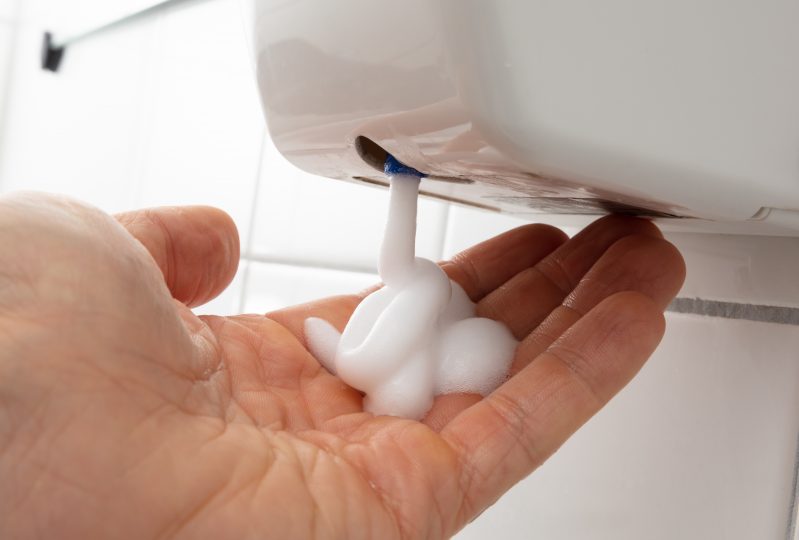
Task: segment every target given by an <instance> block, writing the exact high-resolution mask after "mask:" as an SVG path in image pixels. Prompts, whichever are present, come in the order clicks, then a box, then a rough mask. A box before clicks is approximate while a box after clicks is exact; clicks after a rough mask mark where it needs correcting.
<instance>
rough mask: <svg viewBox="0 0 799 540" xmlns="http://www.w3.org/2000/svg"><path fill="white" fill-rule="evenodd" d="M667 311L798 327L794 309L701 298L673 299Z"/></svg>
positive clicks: (797, 309) (797, 318)
mask: <svg viewBox="0 0 799 540" xmlns="http://www.w3.org/2000/svg"><path fill="white" fill-rule="evenodd" d="M667 310H668V311H671V312H673V313H693V314H697V315H705V316H708V317H719V318H723V319H741V320H746V321H755V322H770V323H777V324H789V325H794V326H799V308H794V307H783V306H766V305H758V304H739V303H736V302H721V301H718V300H704V299H702V298H675V299H674V301H673V302H672V303H671V304H669V307H668V309H667Z"/></svg>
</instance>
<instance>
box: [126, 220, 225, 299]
mask: <svg viewBox="0 0 799 540" xmlns="http://www.w3.org/2000/svg"><path fill="white" fill-rule="evenodd" d="M116 219H117V220H118V221H119V223H121V224H122V226H123V227H125V229H127V231H128V232H129V233H130V234H131V235H133V237H134V238H136V239H137V240H138V241H139V242H141V243H142V244H143V245H144V247H145V248H147V251H149V252H150V255H151V256H152V257H153V259H154V260H155V262H156V264H157V265H158V267H159V268H160V269H161V273H162V274H163V276H164V281H165V282H166V285H167V287H168V288H169V290H170V292H171V293H172V296H173V297H174V298H175V299H176V300H179V301H180V302H183V303H184V304H186V305H187V306H189V307H195V306H199V305H202V304H204V303H206V302H208V301H209V300H212V299H213V298H215V297H216V296H218V295H219V294H220V293H221V292H222V291H223V290H224V289H225V287H227V286H228V285H229V284H230V281H231V280H232V279H233V276H235V274H236V270H237V268H238V263H239V235H238V231H237V229H236V225H235V223H233V220H232V219H231V218H230V216H228V215H227V214H226V213H225V212H223V211H222V210H218V209H216V208H210V207H207V206H187V207H163V208H154V209H150V210H139V211H135V212H126V213H123V214H118V215H117V216H116Z"/></svg>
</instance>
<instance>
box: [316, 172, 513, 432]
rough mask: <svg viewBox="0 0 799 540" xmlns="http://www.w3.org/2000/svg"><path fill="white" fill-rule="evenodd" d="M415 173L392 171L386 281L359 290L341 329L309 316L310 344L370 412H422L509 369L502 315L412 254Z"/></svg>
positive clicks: (383, 268)
mask: <svg viewBox="0 0 799 540" xmlns="http://www.w3.org/2000/svg"><path fill="white" fill-rule="evenodd" d="M419 183H420V179H419V177H418V176H415V175H404V174H398V175H395V176H392V177H391V195H390V196H391V202H390V207H389V213H388V223H387V225H386V231H385V236H384V238H383V245H382V247H381V250H380V260H379V263H378V271H379V272H380V277H381V278H382V280H383V283H384V284H385V286H384V287H383V288H381V289H379V290H378V291H376V292H374V293H372V294H371V295H369V296H368V297H367V298H365V299H364V300H363V301H362V302H361V304H360V305H359V306H358V308H357V309H356V310H355V312H354V313H353V314H352V317H351V318H350V321H349V323H348V324H347V327H346V328H345V329H344V333H343V334H339V332H338V331H337V330H336V329H335V328H334V327H333V326H332V325H331V324H330V323H328V322H327V321H324V320H322V319H318V318H309V319H307V320H306V321H305V336H306V340H307V342H308V347H309V349H310V350H311V352H312V353H313V354H314V355H315V356H316V357H317V358H318V359H319V361H320V362H321V363H322V365H323V366H324V367H325V368H327V369H328V370H329V371H330V372H331V373H333V374H336V375H338V376H339V377H340V378H341V379H342V380H343V381H344V382H346V383H347V384H349V385H350V386H352V387H354V388H356V389H358V390H361V391H362V392H364V393H365V394H366V397H365V400H364V408H365V409H366V410H367V411H368V412H371V413H373V414H376V415H392V416H401V417H405V418H412V419H421V418H422V417H423V416H424V415H425V413H426V412H427V411H428V410H430V407H431V406H432V404H433V398H434V396H436V395H441V394H449V393H454V392H469V393H477V394H481V395H487V394H489V393H490V392H492V391H493V390H494V389H495V388H496V387H497V386H499V385H500V384H501V383H502V382H503V381H504V379H505V377H506V376H507V373H508V370H509V368H510V364H511V361H512V360H513V355H514V352H515V350H516V345H517V342H516V340H515V339H514V337H513V335H512V334H511V333H510V331H509V330H508V329H507V328H506V327H505V326H504V325H503V324H501V323H499V322H497V321H493V320H491V319H486V318H481V317H476V316H475V305H474V303H473V302H472V301H471V300H470V299H469V297H468V296H467V295H466V293H465V292H464V290H463V289H462V288H461V287H460V286H459V285H458V284H457V283H454V282H452V281H450V279H449V278H448V277H447V275H446V274H445V273H444V271H443V270H441V268H439V266H438V265H437V264H435V263H434V262H432V261H430V260H427V259H423V258H419V257H416V256H415V241H416V208H417V199H418V195H419Z"/></svg>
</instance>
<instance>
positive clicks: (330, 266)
mask: <svg viewBox="0 0 799 540" xmlns="http://www.w3.org/2000/svg"><path fill="white" fill-rule="evenodd" d="M241 258H242V260H245V261H248V262H256V263H265V264H275V265H279V266H299V267H303V268H315V269H318V270H333V271H339V272H355V273H358V274H377V268H376V267H375V266H371V265H358V264H349V263H344V262H343V263H340V264H339V263H337V262H324V263H322V262H319V261H314V260H308V259H303V258H294V257H282V256H273V255H254V254H244V255H242V256H241Z"/></svg>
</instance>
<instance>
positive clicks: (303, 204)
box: [251, 144, 446, 270]
mask: <svg viewBox="0 0 799 540" xmlns="http://www.w3.org/2000/svg"><path fill="white" fill-rule="evenodd" d="M262 172H263V174H262V177H261V185H260V193H259V198H258V206H257V215H256V217H255V231H254V237H253V243H252V246H251V247H252V252H253V253H254V254H257V255H259V256H267V257H269V256H273V257H281V258H288V259H291V260H299V261H307V262H310V263H314V264H323V265H324V264H327V265H332V266H336V267H341V266H350V267H352V268H360V269H365V270H373V269H374V268H375V267H376V261H377V254H378V250H379V247H380V241H381V239H382V235H383V227H384V224H385V219H386V212H387V209H388V191H387V190H385V189H381V188H374V187H370V186H364V185H358V184H354V183H349V182H344V181H339V180H331V179H327V178H321V177H318V176H313V175H310V174H307V173H305V172H303V171H301V170H299V169H297V168H296V167H294V166H293V165H291V164H290V163H289V162H287V161H286V159H285V158H283V157H282V156H281V155H280V154H279V153H278V152H277V150H276V149H275V148H274V147H273V146H272V145H271V144H268V145H267V149H266V154H265V160H264V167H263V171H262ZM445 219H446V205H444V204H443V203H439V202H436V201H431V200H427V199H423V200H421V201H420V203H419V215H418V220H417V222H418V229H417V235H416V236H417V238H416V246H417V254H418V255H420V256H422V257H427V258H430V259H434V260H438V259H440V258H441V244H442V236H443V230H444V224H445Z"/></svg>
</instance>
